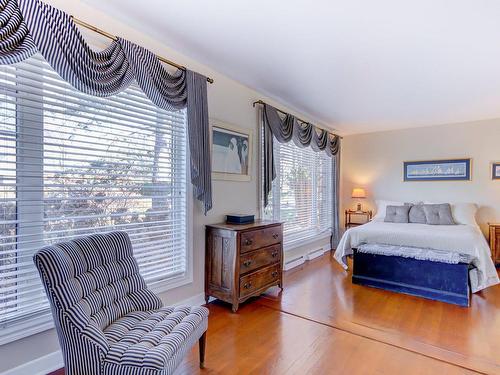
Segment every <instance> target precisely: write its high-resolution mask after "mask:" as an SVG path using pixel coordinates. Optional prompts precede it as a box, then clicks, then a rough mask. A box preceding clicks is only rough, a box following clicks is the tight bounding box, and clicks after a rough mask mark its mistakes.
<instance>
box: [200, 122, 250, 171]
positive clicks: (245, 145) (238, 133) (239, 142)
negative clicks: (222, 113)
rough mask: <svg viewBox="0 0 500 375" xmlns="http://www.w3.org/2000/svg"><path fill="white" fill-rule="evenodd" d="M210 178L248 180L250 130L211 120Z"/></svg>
mask: <svg viewBox="0 0 500 375" xmlns="http://www.w3.org/2000/svg"><path fill="white" fill-rule="evenodd" d="M210 127H211V131H210V134H211V145H212V178H213V179H214V180H227V181H250V178H251V160H252V131H251V130H245V129H241V128H238V127H235V126H233V125H230V124H227V123H224V122H221V121H218V120H211V121H210Z"/></svg>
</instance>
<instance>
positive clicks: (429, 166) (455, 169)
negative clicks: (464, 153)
mask: <svg viewBox="0 0 500 375" xmlns="http://www.w3.org/2000/svg"><path fill="white" fill-rule="evenodd" d="M471 178H472V159H470V158H463V159H439V160H419V161H405V162H403V180H404V181H405V182H409V181H470V180H471Z"/></svg>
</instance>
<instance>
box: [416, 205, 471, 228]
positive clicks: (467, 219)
mask: <svg viewBox="0 0 500 375" xmlns="http://www.w3.org/2000/svg"><path fill="white" fill-rule="evenodd" d="M425 204H433V202H425ZM450 205H451V215H452V216H453V220H454V221H455V223H457V224H463V225H472V226H477V221H476V212H477V204H475V203H450Z"/></svg>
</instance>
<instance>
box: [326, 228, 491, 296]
mask: <svg viewBox="0 0 500 375" xmlns="http://www.w3.org/2000/svg"><path fill="white" fill-rule="evenodd" d="M366 243H379V244H386V245H396V246H412V247H420V248H428V249H435V250H442V251H451V252H456V253H459V254H462V255H467V256H469V257H470V259H472V264H473V265H474V266H475V268H474V269H472V270H471V271H470V281H471V289H472V292H473V293H475V292H477V291H480V290H481V289H484V288H487V287H489V286H492V285H495V284H498V283H499V282H500V281H499V278H498V274H497V271H496V269H495V265H494V264H493V261H492V260H491V252H490V248H489V246H488V243H487V242H486V239H485V238H484V236H483V234H482V233H481V230H480V229H479V227H477V226H475V225H427V224H400V223H386V222H380V221H372V222H370V223H368V224H365V225H361V226H359V227H354V228H350V229H348V230H347V231H346V232H345V233H344V235H343V236H342V239H341V240H340V243H339V245H338V246H337V250H336V251H335V255H334V257H335V259H336V260H337V261H338V262H339V263H340V264H341V265H342V266H343V267H344V268H345V269H347V256H348V255H350V254H352V252H353V251H352V249H353V248H356V247H357V246H358V245H361V244H366Z"/></svg>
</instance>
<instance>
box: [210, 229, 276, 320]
mask: <svg viewBox="0 0 500 375" xmlns="http://www.w3.org/2000/svg"><path fill="white" fill-rule="evenodd" d="M275 285H277V286H279V287H280V288H282V285H283V224H282V223H279V222H274V221H264V220H258V221H256V222H254V223H251V224H243V225H235V224H225V223H224V224H214V225H207V227H206V254H205V299H206V301H207V303H208V299H209V298H210V297H215V298H218V299H220V300H222V301H225V302H228V303H230V304H231V305H232V310H233V312H236V311H237V310H238V307H239V304H240V303H242V302H244V301H245V300H247V299H248V298H250V297H253V296H257V295H259V294H261V293H263V292H264V291H266V290H267V289H268V288H270V287H272V286H275Z"/></svg>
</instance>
